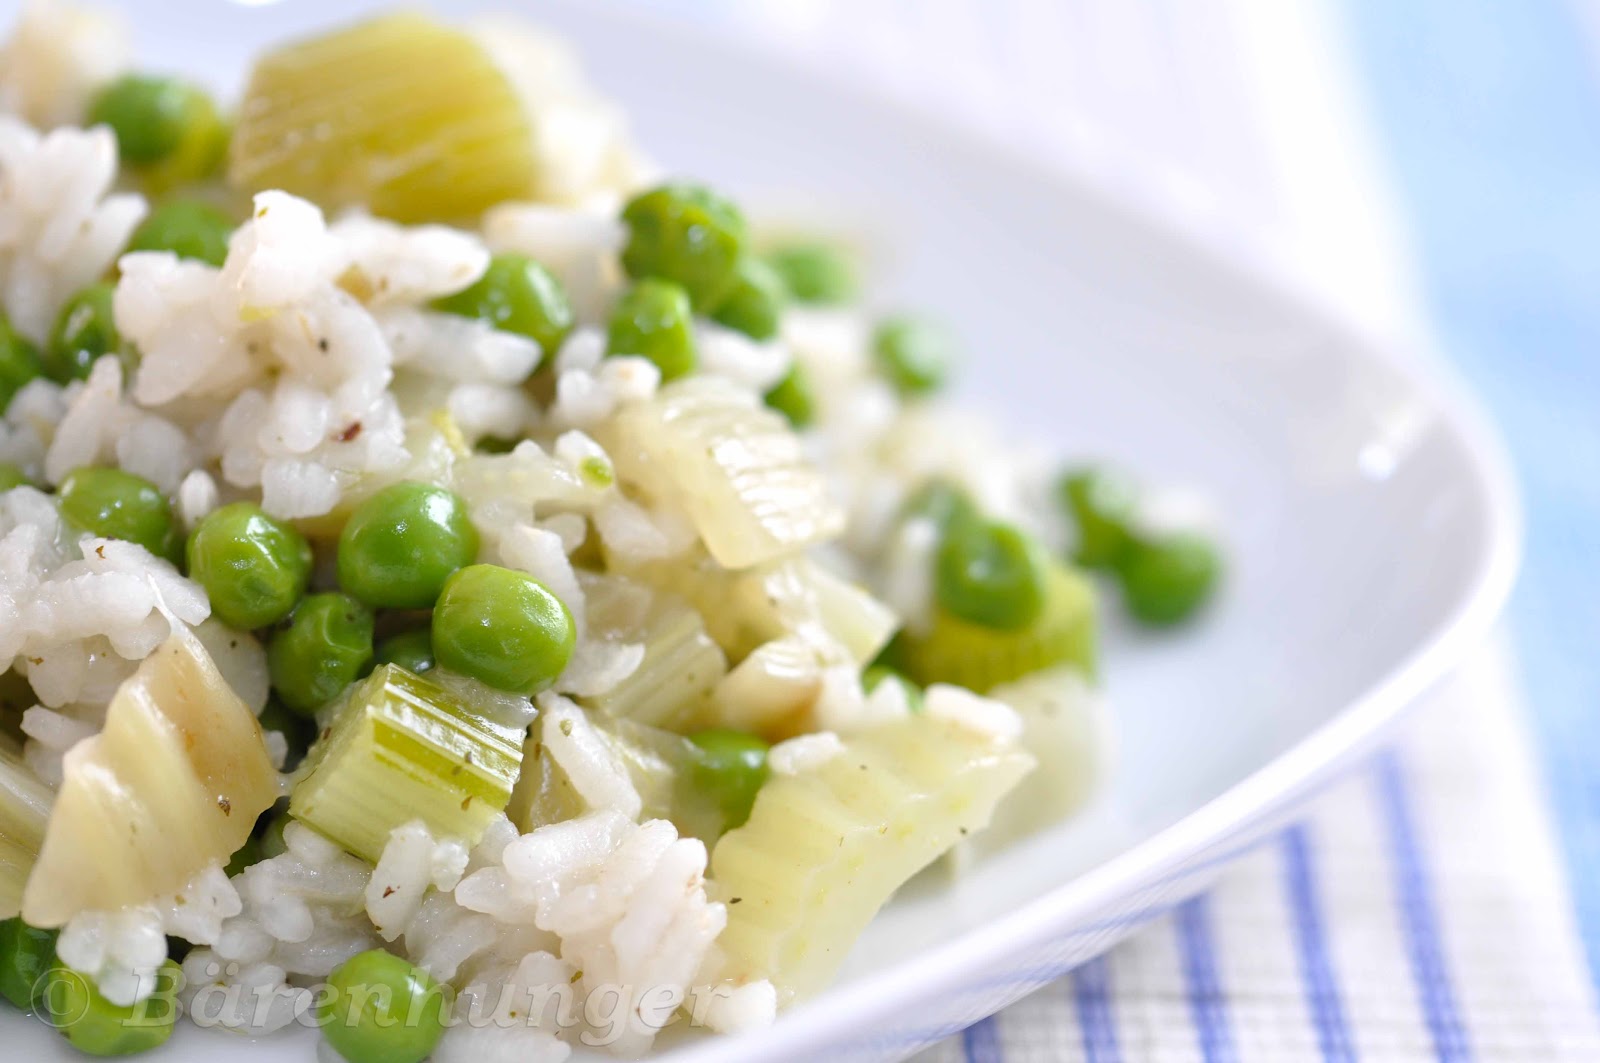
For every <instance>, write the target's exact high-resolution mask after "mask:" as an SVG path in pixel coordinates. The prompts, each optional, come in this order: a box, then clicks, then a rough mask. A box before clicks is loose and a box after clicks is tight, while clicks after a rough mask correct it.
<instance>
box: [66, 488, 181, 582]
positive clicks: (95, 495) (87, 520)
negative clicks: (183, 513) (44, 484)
mask: <svg viewBox="0 0 1600 1063" xmlns="http://www.w3.org/2000/svg"><path fill="white" fill-rule="evenodd" d="M56 497H57V498H58V499H59V500H60V503H61V515H62V516H63V517H66V518H67V520H69V521H71V522H72V523H73V524H75V525H77V526H78V527H80V528H82V529H83V530H84V531H88V532H93V533H94V534H95V535H98V536H100V537H102V538H105V539H125V540H127V541H128V542H130V543H138V544H139V545H140V546H142V547H144V548H145V549H146V550H148V551H150V552H151V553H152V554H154V555H156V556H157V557H165V558H168V559H171V560H176V559H177V557H178V553H179V545H180V540H179V537H178V527H177V522H176V521H175V520H173V517H172V504H171V503H170V502H168V501H167V496H166V495H164V494H162V493H161V489H160V488H158V487H156V485H155V484H153V483H151V482H150V481H149V480H146V479H145V478H144V477H142V476H135V475H133V473H131V472H123V471H122V470H121V469H109V468H96V467H85V468H81V469H74V470H73V471H72V472H69V473H68V474H67V476H66V478H65V479H64V480H62V481H61V485H60V486H59V487H58V488H57V489H56Z"/></svg>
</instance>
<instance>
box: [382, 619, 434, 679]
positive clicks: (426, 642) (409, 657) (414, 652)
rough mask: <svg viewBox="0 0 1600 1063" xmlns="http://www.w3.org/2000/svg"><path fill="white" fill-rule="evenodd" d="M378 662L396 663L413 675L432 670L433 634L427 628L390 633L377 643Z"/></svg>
mask: <svg viewBox="0 0 1600 1063" xmlns="http://www.w3.org/2000/svg"><path fill="white" fill-rule="evenodd" d="M374 660H376V661H377V663H378V664H398V665H399V666H400V667H401V668H404V669H405V670H406V671H408V672H411V673H413V674H415V675H421V674H422V673H423V672H431V671H432V670H433V665H434V661H433V635H432V633H430V632H429V631H428V629H427V628H419V629H418V630H416V631H404V632H401V633H400V634H398V635H390V636H389V637H388V638H386V639H384V640H383V641H382V642H380V643H378V650H377V653H376V654H375V656H374Z"/></svg>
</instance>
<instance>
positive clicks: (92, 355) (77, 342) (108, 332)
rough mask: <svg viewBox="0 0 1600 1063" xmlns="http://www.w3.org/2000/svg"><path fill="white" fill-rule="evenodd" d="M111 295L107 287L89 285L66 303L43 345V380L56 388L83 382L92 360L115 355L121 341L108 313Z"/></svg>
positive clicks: (111, 290)
mask: <svg viewBox="0 0 1600 1063" xmlns="http://www.w3.org/2000/svg"><path fill="white" fill-rule="evenodd" d="M113 291H114V289H113V288H112V287H111V285H109V284H91V285H89V286H88V287H87V288H85V289H83V290H82V291H80V292H79V293H78V294H77V295H74V296H73V297H72V298H71V299H69V300H67V304H66V305H65V306H63V307H62V308H61V313H60V315H58V316H57V317H56V324H55V328H53V329H52V330H51V331H50V340H49V342H48V343H46V344H45V349H44V358H43V360H42V363H41V367H42V368H43V370H44V375H45V376H47V377H49V378H50V379H51V380H54V381H55V382H56V383H58V384H65V383H67V382H68V381H71V380H85V379H87V378H88V376H89V370H90V369H92V368H93V367H94V363H95V361H96V359H98V358H99V357H100V356H101V355H104V354H116V353H118V352H119V350H120V348H121V345H122V341H121V338H120V337H119V336H118V335H117V323H116V318H115V317H114V316H113V315H112V312H111V299H112V292H113Z"/></svg>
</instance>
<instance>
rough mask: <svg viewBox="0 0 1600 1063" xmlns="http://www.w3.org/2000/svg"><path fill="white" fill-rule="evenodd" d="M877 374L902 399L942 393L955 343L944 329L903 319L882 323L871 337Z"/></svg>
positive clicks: (916, 319) (893, 318) (907, 318)
mask: <svg viewBox="0 0 1600 1063" xmlns="http://www.w3.org/2000/svg"><path fill="white" fill-rule="evenodd" d="M872 354H873V358H874V360H875V361H876V362H877V365H878V371H879V372H880V373H882V374H883V375H884V377H885V378H887V379H888V381H889V383H891V384H893V385H894V386H895V390H897V391H899V392H900V394H902V395H907V396H916V395H927V394H931V393H932V392H935V391H937V390H939V388H940V387H941V386H942V385H943V384H944V378H945V375H946V374H947V373H948V372H949V368H950V363H951V362H953V361H954V360H955V341H954V339H953V338H952V337H951V335H950V333H949V332H947V331H946V330H945V329H944V328H943V327H942V326H940V325H936V324H934V323H933V322H931V321H928V320H926V319H924V318H920V317H909V316H905V315H901V316H898V317H891V318H887V319H885V320H884V321H882V322H880V323H879V325H878V327H877V329H876V330H875V331H874V332H873V334H872Z"/></svg>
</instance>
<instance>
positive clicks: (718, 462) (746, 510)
mask: <svg viewBox="0 0 1600 1063" xmlns="http://www.w3.org/2000/svg"><path fill="white" fill-rule="evenodd" d="M600 442H601V444H602V445H603V446H605V448H606V450H607V452H608V453H610V454H611V455H612V456H613V458H615V459H616V463H617V473H618V475H619V476H620V477H621V478H622V479H623V480H625V481H627V482H629V483H631V484H633V485H635V486H637V487H639V488H640V489H641V490H642V491H644V492H645V493H646V494H649V495H652V496H654V497H657V498H660V499H661V500H663V501H665V502H667V503H668V504H670V505H672V506H674V507H676V508H678V509H681V511H682V512H683V513H684V514H685V515H686V516H687V517H688V518H689V521H690V523H692V524H693V525H694V527H695V530H696V531H697V532H699V533H700V537H701V538H702V539H703V540H704V541H705V544H706V549H707V550H709V551H710V553H711V556H712V557H713V558H714V559H716V561H717V563H718V564H721V565H723V566H725V567H727V568H749V567H750V566H752V565H759V564H762V563H764V562H768V561H774V560H776V559H778V558H780V557H783V556H785V555H787V554H792V553H794V552H795V551H796V550H799V549H801V548H803V547H806V546H809V545H811V544H813V543H817V542H821V541H823V540H825V539H831V538H833V537H834V536H836V535H838V534H839V532H840V531H841V530H843V528H844V512H843V511H842V510H841V509H840V508H839V505H838V503H837V502H835V501H834V499H833V497H832V495H831V494H830V492H829V490H828V484H827V481H826V480H825V479H824V478H823V476H822V474H821V473H820V472H819V471H818V470H817V469H816V467H815V466H813V465H812V464H811V463H810V462H809V461H808V460H807V459H806V457H805V455H804V453H803V452H802V447H801V444H800V437H799V436H797V435H795V433H794V431H793V429H791V428H790V427H789V422H788V421H786V420H784V419H783V417H782V416H781V415H779V414H777V413H775V412H773V411H772V410H769V409H767V408H766V407H765V406H763V405H761V400H760V399H759V398H758V397H757V396H755V395H753V394H752V393H750V392H749V391H747V390H745V389H743V388H740V387H737V386H735V385H733V384H730V383H729V382H727V381H725V380H721V379H718V378H714V377H689V378H687V379H684V380H677V381H674V382H673V383H671V384H668V385H667V386H666V387H663V388H662V389H661V390H660V391H659V392H658V393H657V394H656V397H655V398H654V399H652V400H651V401H649V402H640V403H635V404H633V405H631V406H627V407H624V408H623V410H622V411H621V412H619V413H618V414H617V416H616V417H615V418H613V420H612V423H611V424H610V425H609V426H608V431H607V432H606V433H605V438H603V439H601V440H600Z"/></svg>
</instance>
